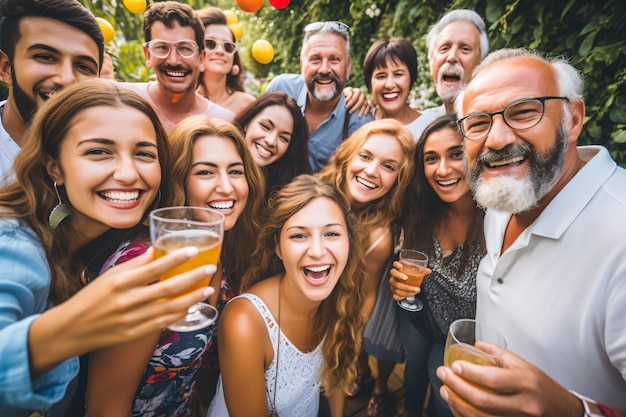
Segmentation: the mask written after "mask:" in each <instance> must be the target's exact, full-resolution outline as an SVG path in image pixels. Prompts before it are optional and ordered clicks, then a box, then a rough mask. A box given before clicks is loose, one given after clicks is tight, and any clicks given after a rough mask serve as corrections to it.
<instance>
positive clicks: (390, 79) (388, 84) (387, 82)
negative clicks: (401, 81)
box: [385, 77, 395, 89]
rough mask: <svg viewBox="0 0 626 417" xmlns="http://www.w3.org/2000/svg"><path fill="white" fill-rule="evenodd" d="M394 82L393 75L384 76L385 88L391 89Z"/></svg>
mask: <svg viewBox="0 0 626 417" xmlns="http://www.w3.org/2000/svg"><path fill="white" fill-rule="evenodd" d="M394 84H395V82H394V81H393V77H387V78H385V88H388V89H391V88H393V86H394Z"/></svg>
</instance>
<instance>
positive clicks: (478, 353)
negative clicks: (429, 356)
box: [443, 343, 497, 366]
mask: <svg viewBox="0 0 626 417" xmlns="http://www.w3.org/2000/svg"><path fill="white" fill-rule="evenodd" d="M454 361H468V362H472V363H475V364H477V365H490V366H497V364H496V362H495V360H494V359H493V358H491V357H489V354H488V353H486V352H483V351H482V350H480V349H478V348H475V347H474V346H472V345H468V344H467V343H457V344H455V345H448V346H446V350H445V352H444V354H443V364H444V365H445V366H451V365H452V362H454Z"/></svg>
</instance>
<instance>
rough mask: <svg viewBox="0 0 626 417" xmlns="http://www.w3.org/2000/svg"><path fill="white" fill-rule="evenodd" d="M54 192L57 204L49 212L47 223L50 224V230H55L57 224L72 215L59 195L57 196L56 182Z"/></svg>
mask: <svg viewBox="0 0 626 417" xmlns="http://www.w3.org/2000/svg"><path fill="white" fill-rule="evenodd" d="M54 191H55V192H56V193H57V198H58V199H59V203H58V204H57V205H56V206H54V208H53V209H52V211H51V212H50V216H49V217H48V223H50V227H52V230H54V229H56V228H57V226H58V225H59V223H61V222H62V221H63V219H64V218H66V217H67V216H70V215H71V214H72V210H70V208H69V207H68V205H67V204H65V203H64V202H63V200H61V195H60V194H59V189H58V188H57V183H56V181H55V182H54Z"/></svg>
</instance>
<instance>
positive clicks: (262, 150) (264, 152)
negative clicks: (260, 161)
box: [254, 142, 274, 158]
mask: <svg viewBox="0 0 626 417" xmlns="http://www.w3.org/2000/svg"><path fill="white" fill-rule="evenodd" d="M254 147H255V148H256V150H257V151H258V152H259V153H260V154H261V156H263V157H265V158H269V157H270V156H272V155H274V153H272V152H271V151H269V150H267V149H265V148H264V147H263V146H261V145H259V144H258V143H256V142H255V143H254Z"/></svg>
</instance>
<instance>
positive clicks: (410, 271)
mask: <svg viewBox="0 0 626 417" xmlns="http://www.w3.org/2000/svg"><path fill="white" fill-rule="evenodd" d="M400 263H401V264H402V271H401V272H402V273H403V274H406V276H407V278H408V279H407V280H406V281H405V284H407V285H411V286H413V287H419V286H420V285H422V281H423V280H424V275H426V268H427V267H428V255H426V254H425V253H424V252H420V251H417V250H412V249H402V251H400ZM398 305H399V306H400V307H402V308H403V309H405V310H407V311H420V310H421V309H422V308H424V304H422V302H421V301H420V300H418V299H416V298H415V296H414V295H410V296H408V297H406V298H405V299H403V300H400V301H398Z"/></svg>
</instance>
